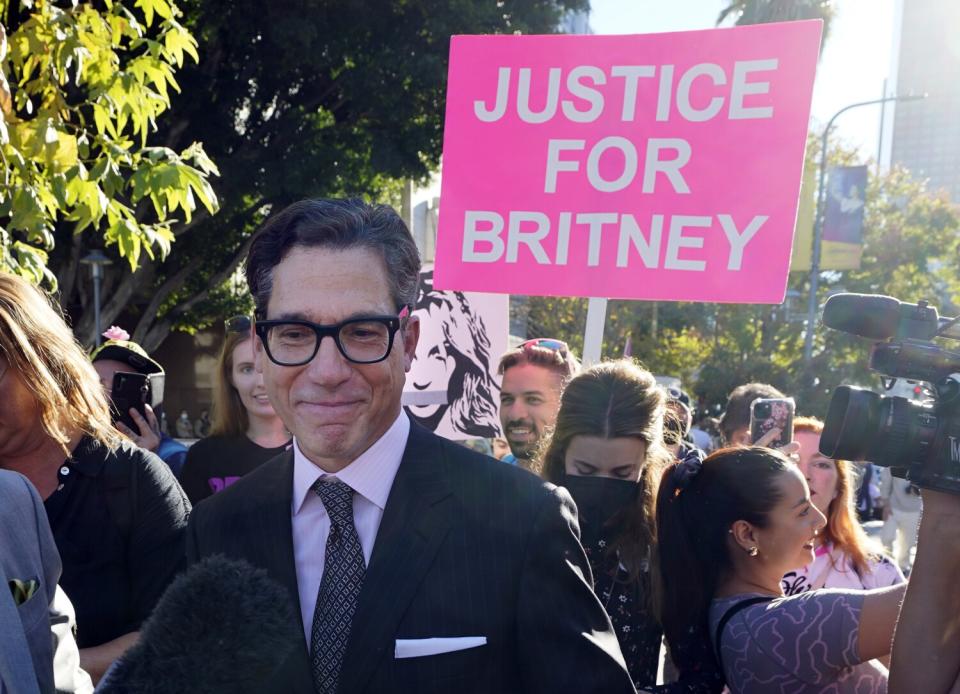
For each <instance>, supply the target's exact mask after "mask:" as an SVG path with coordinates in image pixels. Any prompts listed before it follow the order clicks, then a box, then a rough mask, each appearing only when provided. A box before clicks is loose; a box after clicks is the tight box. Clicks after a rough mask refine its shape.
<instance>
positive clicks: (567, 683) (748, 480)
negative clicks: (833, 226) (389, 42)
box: [0, 200, 960, 694]
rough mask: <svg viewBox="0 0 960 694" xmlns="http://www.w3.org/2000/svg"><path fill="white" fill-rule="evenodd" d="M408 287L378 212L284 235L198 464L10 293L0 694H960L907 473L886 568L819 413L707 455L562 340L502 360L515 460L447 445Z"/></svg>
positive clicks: (258, 289)
mask: <svg viewBox="0 0 960 694" xmlns="http://www.w3.org/2000/svg"><path fill="white" fill-rule="evenodd" d="M419 270H420V262H419V256H418V253H417V250H416V246H415V244H414V242H413V239H412V237H411V235H410V233H409V231H408V230H407V228H406V227H405V225H404V224H403V222H402V221H401V220H400V218H399V217H398V215H397V214H396V213H395V212H394V211H393V210H392V209H390V208H389V207H386V206H380V205H369V204H366V203H363V202H361V201H357V200H308V201H303V202H299V203H296V204H294V205H291V206H290V207H288V208H287V209H285V210H283V211H281V212H279V213H277V214H276V215H274V216H273V217H271V218H270V219H269V220H268V221H267V222H266V224H265V225H264V226H263V228H262V229H261V230H260V231H259V232H258V233H257V235H256V236H255V237H254V239H253V241H252V244H251V246H250V250H249V254H248V258H247V263H246V276H247V282H248V285H249V288H250V292H251V295H252V296H253V298H254V301H255V305H256V310H255V314H254V316H253V317H252V318H249V317H238V318H235V319H231V320H229V321H227V326H226V327H227V331H226V338H225V341H224V344H223V347H222V350H221V353H220V357H219V361H218V364H217V371H216V388H215V394H214V403H213V408H212V423H211V429H210V435H209V436H208V437H207V438H205V439H203V440H201V441H199V442H197V443H195V444H193V445H192V446H191V447H190V448H189V450H187V449H186V447H184V446H182V445H181V444H179V443H177V442H176V441H173V440H172V439H170V438H169V437H167V436H166V435H164V434H163V433H161V429H160V426H159V423H158V422H159V417H160V416H161V415H162V402H161V401H162V395H159V394H158V393H157V392H156V391H162V378H163V368H162V366H161V365H160V364H158V363H157V362H156V361H154V360H153V359H152V358H151V357H150V356H149V355H148V354H147V353H146V352H144V351H143V350H142V349H141V348H140V347H139V345H137V344H136V343H135V342H132V341H130V339H129V336H127V335H125V334H120V333H118V332H111V333H110V334H108V337H109V339H108V340H107V341H106V342H105V343H104V344H103V345H102V346H101V347H99V348H98V349H96V350H95V351H94V352H93V353H92V354H91V355H88V354H86V353H85V352H84V350H83V349H82V348H81V346H80V345H79V344H78V343H77V341H76V340H75V338H74V337H73V334H72V332H71V331H70V328H69V327H68V325H67V323H66V322H65V320H64V319H63V317H62V315H61V313H60V311H59V309H58V308H56V304H55V303H54V302H53V301H51V300H50V299H49V298H48V297H47V296H45V295H44V294H43V293H42V292H41V291H40V290H38V289H36V288H34V287H33V286H31V285H29V284H28V283H27V282H25V281H23V280H21V279H19V278H17V277H13V276H10V275H5V274H0V468H2V469H0V519H2V525H3V527H4V529H5V532H4V533H3V534H2V535H0V570H2V571H3V573H4V575H5V577H6V580H7V583H8V586H9V591H8V592H9V598H7V597H4V598H3V599H0V627H2V628H0V691H2V692H12V693H19V692H31V693H32V692H35V691H41V692H49V691H71V692H90V691H93V689H94V687H96V690H97V691H98V692H106V693H109V692H139V691H143V692H146V691H157V692H160V691H171V692H172V691H203V692H224V693H226V692H240V691H250V692H317V693H326V692H341V693H348V692H381V691H383V692H386V691H390V692H449V691H462V692H477V693H481V692H483V693H494V692H496V693H500V692H540V691H542V692H548V691H549V692H578V693H579V692H597V693H600V692H604V693H611V694H613V693H617V692H624V693H629V692H636V691H637V690H639V691H647V692H704V693H706V692H720V691H722V690H723V689H724V687H727V688H729V691H730V692H732V694H738V693H743V694H753V693H754V692H841V693H842V692H857V693H860V692H886V691H891V692H907V691H911V692H932V693H937V692H949V691H958V689H957V688H958V687H960V630H958V628H957V627H958V624H960V604H958V603H960V591H957V590H956V589H955V586H953V585H952V575H953V572H954V571H955V570H956V569H957V568H960V566H958V565H960V522H957V521H958V520H960V499H958V498H957V497H954V496H951V495H946V494H943V493H937V492H932V491H930V490H922V491H921V490H917V489H916V488H915V487H914V488H911V486H910V485H909V483H906V482H905V481H903V480H899V479H897V478H889V477H884V478H883V479H882V485H884V486H886V487H887V489H886V490H885V491H884V492H882V493H885V495H886V496H887V498H889V499H890V505H888V506H887V510H886V511H885V512H884V513H885V514H886V516H887V519H888V520H890V519H894V520H893V521H891V522H890V523H889V524H888V527H892V528H893V529H894V532H896V531H898V530H899V532H900V533H901V536H902V537H901V538H900V541H899V544H898V556H897V558H896V561H894V559H893V558H892V557H891V556H890V554H889V553H888V552H886V551H884V549H883V548H882V547H881V546H879V545H875V544H873V541H872V540H870V539H869V538H868V537H867V535H866V533H865V532H864V530H863V527H862V526H861V524H860V521H859V519H858V517H857V498H858V491H859V489H860V487H859V486H858V482H857V475H856V473H855V467H856V466H854V465H852V464H851V463H850V462H847V461H843V460H834V459H831V458H829V457H827V456H824V455H823V454H821V453H820V451H819V439H820V435H821V432H822V431H823V423H822V422H821V421H820V420H819V419H817V418H816V417H815V416H812V415H816V414H817V413H801V414H803V415H805V416H802V417H797V418H796V420H795V421H794V433H793V437H792V440H788V441H780V442H777V443H775V440H776V439H777V437H778V435H780V434H781V433H782V432H781V431H779V430H773V431H770V432H768V433H767V434H765V435H764V436H762V437H761V438H759V439H758V440H754V438H755V433H756V432H754V431H752V430H751V429H752V428H751V426H750V422H751V404H752V403H753V402H754V401H756V400H758V399H763V398H782V397H783V393H781V392H780V391H778V390H776V389H774V388H772V387H771V386H768V385H765V384H755V383H754V384H745V385H743V386H740V387H738V388H736V389H735V390H734V391H733V392H732V393H731V394H730V397H729V400H728V403H727V406H726V409H725V412H724V413H723V416H722V417H721V418H720V419H719V421H718V422H717V423H716V425H717V429H718V431H719V435H720V437H722V442H719V444H718V445H717V450H713V451H710V450H704V448H705V447H706V448H710V447H712V446H713V445H714V443H713V442H712V440H711V439H710V437H709V436H708V437H707V438H706V439H704V438H703V437H697V436H695V434H694V429H695V427H693V425H692V422H693V421H694V417H695V414H696V413H695V409H696V407H695V405H694V404H692V403H691V400H690V398H689V397H688V396H687V395H686V394H685V393H683V392H682V391H681V390H679V389H676V388H665V387H663V386H661V385H659V384H658V383H657V381H656V379H655V378H654V376H653V375H652V374H651V373H650V372H649V371H647V370H646V369H644V368H643V367H642V366H641V365H639V364H638V363H637V362H635V361H633V360H630V359H621V360H613V361H606V362H603V363H600V364H595V365H590V366H588V367H582V366H581V365H580V364H579V362H578V360H577V359H576V357H575V355H574V354H573V352H572V350H571V349H570V348H569V347H568V346H567V345H566V344H565V343H564V342H563V341H561V340H557V339H552V338H538V339H533V340H528V341H526V342H523V343H522V344H520V345H519V346H517V347H516V348H514V349H511V350H510V351H508V352H507V353H506V354H505V355H503V356H502V358H501V361H500V366H499V373H500V374H501V376H502V386H501V390H500V419H501V424H502V432H503V436H504V439H505V444H506V448H508V449H509V452H506V451H505V452H504V453H503V454H502V455H501V459H500V460H496V459H494V458H492V457H488V456H485V455H483V454H480V453H478V452H476V451H473V450H470V449H468V448H467V447H464V446H460V445H457V444H456V443H454V442H451V441H447V440H445V439H442V438H440V437H438V436H436V435H434V434H432V433H431V432H430V431H428V430H427V429H425V428H423V427H422V426H421V425H420V424H418V423H417V422H415V421H411V418H410V417H408V416H407V415H406V414H405V413H404V411H403V409H402V408H401V404H400V403H401V393H402V389H403V384H404V375H405V373H406V372H407V371H408V370H409V369H410V365H411V362H412V360H413V357H414V353H415V348H416V344H417V340H418V336H419V333H420V323H419V319H418V317H417V316H415V315H413V314H412V309H413V307H414V305H415V302H416V300H417V292H418V276H419ZM325 338H330V339H325ZM130 374H139V375H140V377H146V380H142V382H143V383H150V384H152V388H153V389H154V391H155V392H154V395H155V396H156V397H154V398H153V399H152V400H151V403H150V404H143V406H142V408H130V410H129V411H128V412H121V411H119V410H120V408H119V407H118V406H117V404H116V402H114V401H113V400H112V397H113V399H119V396H118V392H119V390H120V389H121V387H122V384H123V382H124V379H125V378H126V377H127V376H129V375H130ZM112 404H113V406H111V405H112ZM125 418H126V419H125ZM124 419H125V421H126V422H127V423H122V422H123V421H124ZM131 425H132V426H131ZM701 432H702V430H701ZM698 439H699V440H698ZM707 442H710V443H709V445H708V444H707ZM901 497H902V498H901ZM921 497H923V504H924V507H923V510H922V515H921V510H920V504H921ZM895 498H896V502H895V503H894V499H895ZM910 514H913V515H910ZM918 526H919V537H920V541H919V544H918V546H917V552H916V559H915V563H914V565H913V572H912V574H911V577H910V580H909V584H908V582H907V579H906V578H905V577H904V571H903V569H909V568H910V561H911V553H910V549H909V548H910V543H909V542H908V541H906V540H909V539H910V538H909V537H908V536H910V535H912V534H916V533H917V527H918ZM890 534H891V532H890V531H889V530H887V536H889V535H890ZM887 539H889V537H887ZM904 547H906V548H907V549H906V551H905V552H904V550H903V548H904ZM908 586H909V587H908ZM4 595H5V596H6V595H7V593H4ZM905 595H906V599H905V598H904V596H905ZM901 604H902V605H903V607H902V609H901ZM895 632H896V633H895ZM891 652H892V657H891ZM664 654H665V657H664Z"/></svg>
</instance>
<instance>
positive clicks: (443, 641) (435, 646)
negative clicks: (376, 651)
mask: <svg viewBox="0 0 960 694" xmlns="http://www.w3.org/2000/svg"><path fill="white" fill-rule="evenodd" d="M486 643H487V637H486V636H453V637H441V638H433V639H397V643H396V646H394V651H393V656H394V657H395V658H420V657H422V656H425V655H439V654H441V653H453V652H454V651H465V650H467V649H468V648H477V647H478V646H484V645H486Z"/></svg>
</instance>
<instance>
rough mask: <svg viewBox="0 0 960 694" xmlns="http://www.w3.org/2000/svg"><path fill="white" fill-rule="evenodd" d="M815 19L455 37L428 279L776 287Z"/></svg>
mask: <svg viewBox="0 0 960 694" xmlns="http://www.w3.org/2000/svg"><path fill="white" fill-rule="evenodd" d="M821 29H822V24H821V23H820V22H819V21H810V22H788V23H783V24H767V25H756V26H748V27H737V28H733V29H715V30H709V31H695V32H682V33H672V34H651V35H641V36H457V37H454V38H453V40H452V42H451V48H450V71H449V86H448V90H447V111H446V124H445V133H444V153H443V184H442V186H443V187H442V194H441V207H440V220H439V231H438V238H437V260H436V276H435V282H436V286H437V287H438V288H443V289H457V290H463V291H468V290H469V291H487V292H502V293H516V294H534V295H552V296H603V297H610V298H623V299H649V300H675V301H720V302H738V303H779V302H780V301H782V299H783V295H784V291H785V288H786V281H787V272H788V269H789V263H790V251H791V242H792V238H793V230H794V222H795V219H796V214H797V199H798V193H799V189H800V177H801V172H802V169H803V155H804V148H805V145H806V134H807V122H808V118H809V114H810V101H811V96H812V91H813V78H814V72H815V68H816V62H817V56H818V49H819V44H820V34H821Z"/></svg>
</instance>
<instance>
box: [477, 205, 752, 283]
mask: <svg viewBox="0 0 960 694" xmlns="http://www.w3.org/2000/svg"><path fill="white" fill-rule="evenodd" d="M767 219H768V217H767V216H766V215H757V216H755V217H754V218H753V219H751V220H750V222H749V223H748V224H747V225H746V226H745V227H743V228H742V229H741V228H739V227H738V226H737V224H736V222H734V220H733V217H732V216H731V215H728V214H719V215H717V217H716V221H717V222H718V223H719V225H720V229H721V230H722V232H723V235H724V237H725V238H726V241H727V244H728V249H729V252H728V254H727V270H733V271H739V270H740V269H741V267H742V265H743V252H744V249H745V248H746V247H747V244H748V243H750V241H751V240H752V239H753V238H754V237H755V236H756V234H757V232H758V231H760V228H761V227H762V226H763V225H764V223H765V222H766V221H767ZM505 221H506V223H504V222H505ZM665 222H666V224H665ZM574 225H579V226H580V229H579V230H578V231H579V233H583V230H584V228H585V229H586V230H587V233H588V239H587V257H586V261H587V262H586V266H587V267H597V266H599V265H600V253H601V245H602V244H603V239H604V229H605V228H607V229H610V230H611V231H610V233H608V234H606V236H607V238H608V242H609V237H611V236H614V235H615V236H616V237H617V241H616V244H617V265H616V266H617V267H619V268H625V267H628V266H631V267H636V265H635V264H631V256H634V255H636V256H639V259H640V263H641V264H642V265H643V266H644V267H646V268H649V269H655V268H659V267H662V268H663V269H664V270H692V271H694V272H703V271H705V270H706V269H707V263H706V260H705V258H704V257H703V256H701V257H699V258H697V257H691V255H696V249H702V248H703V246H704V240H705V238H704V236H703V235H701V234H698V233H697V231H696V230H700V232H701V233H704V232H705V233H711V232H713V231H714V219H713V217H707V216H699V215H672V216H670V217H669V218H665V216H664V215H662V214H655V215H653V216H652V217H651V218H650V226H649V227H648V229H649V231H648V233H646V234H644V232H643V231H642V230H641V228H640V225H639V224H637V220H636V218H635V217H634V216H633V215H632V214H622V215H621V214H617V213H615V212H592V213H582V214H573V213H571V212H561V213H560V215H559V218H558V219H557V220H556V224H552V223H551V219H550V218H549V217H548V216H547V215H546V214H544V213H542V212H529V211H522V212H521V211H512V212H510V213H509V214H508V215H507V219H506V220H504V218H503V215H501V214H498V213H497V212H492V211H488V210H468V211H467V212H466V215H465V219H464V225H463V226H464V230H463V231H464V233H463V247H462V249H461V254H462V255H461V258H462V260H463V262H465V263H496V262H499V261H501V260H503V261H504V262H506V263H516V262H518V258H519V255H520V247H521V246H525V247H526V250H527V252H528V253H530V254H531V255H532V256H533V258H534V260H536V262H537V263H538V264H540V265H567V263H568V260H569V255H570V232H571V229H572V227H573V226H574ZM665 227H666V229H665ZM613 229H616V231H612V230H613ZM665 230H666V234H665V233H664V231H665ZM504 231H506V238H505V239H504V238H503V236H504ZM664 237H666V238H664ZM544 241H547V244H544ZM545 245H547V246H548V248H545V247H544V246H545ZM548 249H549V250H553V251H554V253H553V256H552V257H551V255H550V254H549V253H548V252H547V251H548ZM681 252H684V257H681ZM701 253H702V251H701ZM581 262H582V261H581Z"/></svg>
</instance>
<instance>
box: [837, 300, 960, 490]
mask: <svg viewBox="0 0 960 694" xmlns="http://www.w3.org/2000/svg"><path fill="white" fill-rule="evenodd" d="M823 323H824V324H825V325H826V326H827V327H829V328H833V329H834V330H841V331H843V332H845V333H850V334H852V335H859V336H860V337H865V338H868V339H871V340H878V342H876V343H875V344H874V346H873V349H872V351H871V353H870V368H871V369H872V370H874V371H877V372H879V373H880V374H883V375H884V376H887V377H889V378H888V379H885V381H884V386H885V387H886V388H887V389H888V390H889V389H890V388H892V387H893V384H894V383H895V382H896V379H898V378H902V379H906V380H910V381H919V382H926V383H929V384H930V386H931V390H930V391H929V395H930V398H928V399H927V400H926V401H920V402H918V401H913V400H909V399H907V398H902V397H896V396H889V395H880V394H879V393H875V392H873V391H871V390H867V389H864V388H857V387H855V386H840V387H839V388H837V389H836V390H835V391H834V392H833V399H832V400H831V401H830V409H829V411H828V412H827V419H826V422H825V424H824V428H823V434H822V435H821V436H820V452H821V453H823V454H824V455H827V456H830V457H831V458H840V459H845V460H869V461H870V462H873V463H876V464H878V465H883V466H884V467H890V468H893V474H895V475H897V476H898V477H906V478H907V479H909V480H910V481H911V482H913V483H914V484H916V485H917V486H920V487H929V488H931V489H938V490H940V491H945V492H950V493H954V494H958V493H960V352H951V351H949V350H946V349H944V348H942V347H940V346H939V345H937V344H935V343H934V342H933V338H934V337H947V338H951V339H954V340H960V317H957V318H941V317H940V316H939V315H938V314H937V309H936V308H934V307H933V306H930V305H929V304H927V302H925V301H921V302H920V303H917V304H907V303H903V302H900V301H898V300H897V299H894V298H893V297H890V296H880V295H876V294H836V295H834V296H832V297H830V298H829V299H827V303H826V305H825V306H824V308H823Z"/></svg>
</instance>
